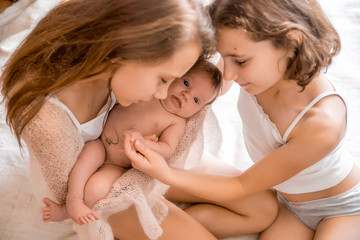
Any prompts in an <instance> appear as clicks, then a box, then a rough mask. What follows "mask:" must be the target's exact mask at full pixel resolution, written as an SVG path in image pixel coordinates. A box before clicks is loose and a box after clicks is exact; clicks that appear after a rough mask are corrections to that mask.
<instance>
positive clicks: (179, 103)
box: [173, 96, 181, 108]
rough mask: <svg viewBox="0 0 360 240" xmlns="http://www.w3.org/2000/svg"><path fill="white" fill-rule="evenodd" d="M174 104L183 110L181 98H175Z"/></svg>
mask: <svg viewBox="0 0 360 240" xmlns="http://www.w3.org/2000/svg"><path fill="white" fill-rule="evenodd" d="M173 102H174V104H175V105H176V106H177V107H178V108H181V100H180V99H179V98H177V97H175V96H173Z"/></svg>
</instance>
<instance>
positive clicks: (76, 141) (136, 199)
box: [22, 102, 221, 240]
mask: <svg viewBox="0 0 360 240" xmlns="http://www.w3.org/2000/svg"><path fill="white" fill-rule="evenodd" d="M204 127H207V128H211V129H212V132H213V133H214V134H213V135H212V136H211V139H210V140H207V143H206V144H207V146H210V147H209V149H212V150H213V151H214V152H216V151H218V150H219V148H220V145H221V144H220V143H221V133H220V128H219V126H218V122H217V120H216V117H215V116H214V114H213V111H212V109H211V107H210V106H208V107H206V108H204V109H203V110H202V111H200V112H199V113H198V114H196V115H195V116H193V117H192V118H190V119H189V120H188V121H187V124H186V129H185V134H184V136H183V138H182V139H181V140H180V142H179V144H178V146H177V148H176V150H175V152H174V154H173V155H172V156H171V157H170V158H169V160H168V163H169V164H170V165H171V166H175V167H179V168H191V167H194V166H195V165H196V164H197V163H198V161H199V160H200V158H201V156H202V153H203V149H204V134H203V131H204ZM64 136H65V138H66V139H63V138H64ZM22 137H23V139H24V140H25V142H26V144H27V147H28V150H29V154H30V176H31V179H32V182H33V186H34V193H35V196H37V197H39V199H38V201H41V199H42V198H43V197H45V196H46V197H49V198H51V199H53V200H56V201H57V202H58V203H64V200H65V198H66V193H67V179H68V175H69V173H70V171H71V168H72V166H73V165H74V163H75V161H76V159H77V157H78V155H79V153H80V152H81V149H82V147H83V146H84V142H83V141H82V139H81V137H80V136H79V134H78V133H77V129H76V127H75V126H74V124H73V123H72V121H71V119H70V118H69V117H68V115H67V113H66V112H65V111H64V110H62V109H61V108H59V107H57V106H55V105H53V104H51V103H49V102H47V103H45V105H44V106H43V107H42V109H41V110H40V112H39V113H38V114H37V115H36V117H35V118H34V119H33V120H32V121H31V122H30V123H29V124H28V126H27V127H26V128H25V130H24V133H23V136H22ZM55 149H57V151H55ZM59 149H61V151H59ZM59 152H61V154H60V155H59V154H57V155H55V154H54V153H59ZM167 189H168V186H167V185H165V184H162V183H161V182H159V181H157V180H155V179H153V178H151V177H150V176H148V175H146V174H144V173H142V172H140V171H138V170H136V169H130V170H128V171H127V172H125V173H124V174H123V175H122V176H121V177H120V178H119V179H118V180H117V181H116V182H115V183H114V184H113V187H112V190H111V191H110V193H109V194H108V195H107V196H106V197H105V198H104V199H102V200H100V201H99V202H98V203H97V204H96V205H95V206H94V209H95V210H96V212H98V213H99V214H100V216H101V220H98V221H94V222H92V223H89V224H84V225H81V226H80V225H77V224H75V223H74V225H73V226H74V230H75V231H76V232H77V233H78V235H79V237H80V239H84V240H85V239H86V240H88V239H91V240H92V239H94V240H113V239H114V236H113V234H112V231H111V228H110V225H109V224H108V223H107V221H106V220H107V218H108V217H109V216H110V215H112V214H114V213H116V212H119V211H121V210H124V209H127V208H128V207H129V206H131V205H132V204H134V205H135V207H136V210H137V213H138V216H139V219H140V223H141V225H142V227H143V229H144V231H145V233H146V235H147V236H148V237H149V238H150V239H157V238H158V237H159V236H160V235H161V234H162V229H161V227H160V224H161V222H162V221H163V219H164V218H165V217H166V216H167V210H168V209H167V206H166V205H165V204H164V203H163V201H162V199H161V198H162V196H163V194H164V193H165V192H166V191H167ZM40 198H41V199H40Z"/></svg>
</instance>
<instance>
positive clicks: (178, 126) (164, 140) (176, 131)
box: [127, 119, 186, 159]
mask: <svg viewBox="0 0 360 240" xmlns="http://www.w3.org/2000/svg"><path fill="white" fill-rule="evenodd" d="M185 126H186V120H185V119H177V120H176V121H174V122H173V123H172V124H171V125H169V126H168V127H167V128H166V129H164V131H163V132H162V133H161V135H160V136H159V140H158V141H153V140H150V139H147V138H144V137H143V136H142V135H141V134H140V133H139V132H137V131H136V129H133V130H129V131H127V133H129V134H130V135H131V138H133V139H134V140H136V139H139V140H141V141H142V142H143V143H145V144H146V146H148V147H149V148H150V149H151V150H153V151H155V152H157V153H159V154H160V155H161V156H163V157H164V158H165V159H168V158H169V157H170V156H171V154H173V152H174V151H175V148H176V147H177V145H178V143H179V141H180V139H181V138H182V136H183V135H184V131H185Z"/></svg>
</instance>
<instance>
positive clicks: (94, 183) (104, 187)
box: [84, 163, 127, 208]
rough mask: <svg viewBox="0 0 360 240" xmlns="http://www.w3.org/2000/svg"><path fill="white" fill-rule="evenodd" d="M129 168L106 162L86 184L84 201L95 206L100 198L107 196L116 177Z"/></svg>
mask: <svg viewBox="0 0 360 240" xmlns="http://www.w3.org/2000/svg"><path fill="white" fill-rule="evenodd" d="M126 170H127V169H125V168H122V167H119V166H117V165H114V164H109V163H105V164H104V165H103V166H102V167H101V168H100V169H99V170H98V171H97V172H96V173H94V174H93V175H92V176H91V177H90V179H89V181H88V182H87V183H86V186H85V195H84V202H85V204H86V205H87V206H89V207H91V208H92V207H93V206H94V205H95V204H96V203H97V202H98V201H99V200H101V199H102V198H104V197H106V195H107V194H108V193H109V192H110V190H111V186H112V184H113V183H114V182H115V180H116V179H118V178H119V177H121V175H122V174H123V173H124V172H126Z"/></svg>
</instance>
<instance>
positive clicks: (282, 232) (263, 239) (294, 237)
mask: <svg viewBox="0 0 360 240" xmlns="http://www.w3.org/2000/svg"><path fill="white" fill-rule="evenodd" d="M313 237H314V231H312V230H311V229H310V228H308V227H307V226H305V225H304V224H303V223H302V222H300V221H299V220H298V219H297V218H296V217H295V216H294V215H293V214H292V213H291V212H290V211H289V210H288V209H287V208H286V207H285V206H284V205H283V204H282V203H279V211H278V215H277V217H276V219H275V221H274V222H273V224H271V226H270V227H269V228H267V229H266V230H265V231H264V232H262V233H261V234H260V237H259V240H273V239H276V240H288V239H291V240H312V239H313Z"/></svg>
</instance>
